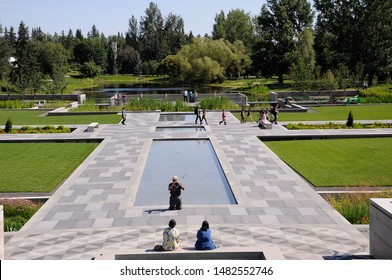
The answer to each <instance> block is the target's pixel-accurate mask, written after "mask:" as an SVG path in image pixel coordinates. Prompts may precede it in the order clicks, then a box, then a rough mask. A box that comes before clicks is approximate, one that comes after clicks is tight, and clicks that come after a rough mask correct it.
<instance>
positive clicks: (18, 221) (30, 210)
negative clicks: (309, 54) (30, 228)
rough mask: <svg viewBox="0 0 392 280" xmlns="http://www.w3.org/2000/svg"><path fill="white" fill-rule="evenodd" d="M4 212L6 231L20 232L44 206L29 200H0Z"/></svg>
mask: <svg viewBox="0 0 392 280" xmlns="http://www.w3.org/2000/svg"><path fill="white" fill-rule="evenodd" d="M0 204H1V205H3V210H4V231H6V232H8V231H18V230H20V229H21V228H22V227H23V225H24V224H25V223H26V222H27V221H28V220H29V219H30V218H31V217H32V216H33V215H34V214H35V213H36V212H37V211H38V209H39V208H40V207H41V206H42V205H43V203H42V202H40V203H34V202H32V201H30V200H27V199H0Z"/></svg>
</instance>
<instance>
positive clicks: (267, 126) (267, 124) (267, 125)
mask: <svg viewBox="0 0 392 280" xmlns="http://www.w3.org/2000/svg"><path fill="white" fill-rule="evenodd" d="M259 127H260V128H265V129H272V123H270V122H269V121H263V122H262V123H259Z"/></svg>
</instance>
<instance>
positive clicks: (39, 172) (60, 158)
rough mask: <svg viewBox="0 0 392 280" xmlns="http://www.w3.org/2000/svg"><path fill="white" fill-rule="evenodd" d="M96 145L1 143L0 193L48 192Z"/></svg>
mask: <svg viewBox="0 0 392 280" xmlns="http://www.w3.org/2000/svg"><path fill="white" fill-rule="evenodd" d="M97 146H98V144H97V143H0V154H1V157H0V166H1V168H0V192H51V191H52V190H53V189H55V188H56V187H57V186H58V185H59V184H60V183H61V182H62V181H63V180H64V179H66V178H67V177H68V176H69V175H70V174H71V173H72V172H73V171H74V170H75V169H76V168H77V167H78V166H79V165H80V164H81V163H82V162H83V161H84V160H85V159H86V158H87V157H88V155H89V154H90V153H91V152H92V151H93V150H94V149H95V148H96V147H97Z"/></svg>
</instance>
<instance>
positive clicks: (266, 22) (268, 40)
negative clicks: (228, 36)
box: [253, 0, 313, 84]
mask: <svg viewBox="0 0 392 280" xmlns="http://www.w3.org/2000/svg"><path fill="white" fill-rule="evenodd" d="M312 20H313V12H312V10H311V6H310V3H309V2H307V1H306V0H298V1H291V0H267V4H264V5H263V7H262V10H261V14H260V16H259V17H258V24H259V27H258V29H257V30H258V31H259V34H258V42H257V44H256V45H255V52H254V56H253V60H254V65H255V69H256V70H259V71H261V73H263V74H264V75H265V76H267V77H268V76H272V75H278V80H279V83H280V84H282V83H283V75H284V74H286V73H288V69H289V66H290V58H289V54H290V53H291V52H292V50H293V49H294V46H295V43H296V39H297V38H298V36H299V34H300V33H301V32H302V31H304V30H305V29H309V28H311V25H312Z"/></svg>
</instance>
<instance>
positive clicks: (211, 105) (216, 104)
mask: <svg viewBox="0 0 392 280" xmlns="http://www.w3.org/2000/svg"><path fill="white" fill-rule="evenodd" d="M200 107H201V108H206V109H209V110H220V109H238V108H239V106H238V105H237V104H235V103H234V102H232V101H230V100H229V99H227V98H225V97H217V98H205V99H202V100H201V101H200Z"/></svg>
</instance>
